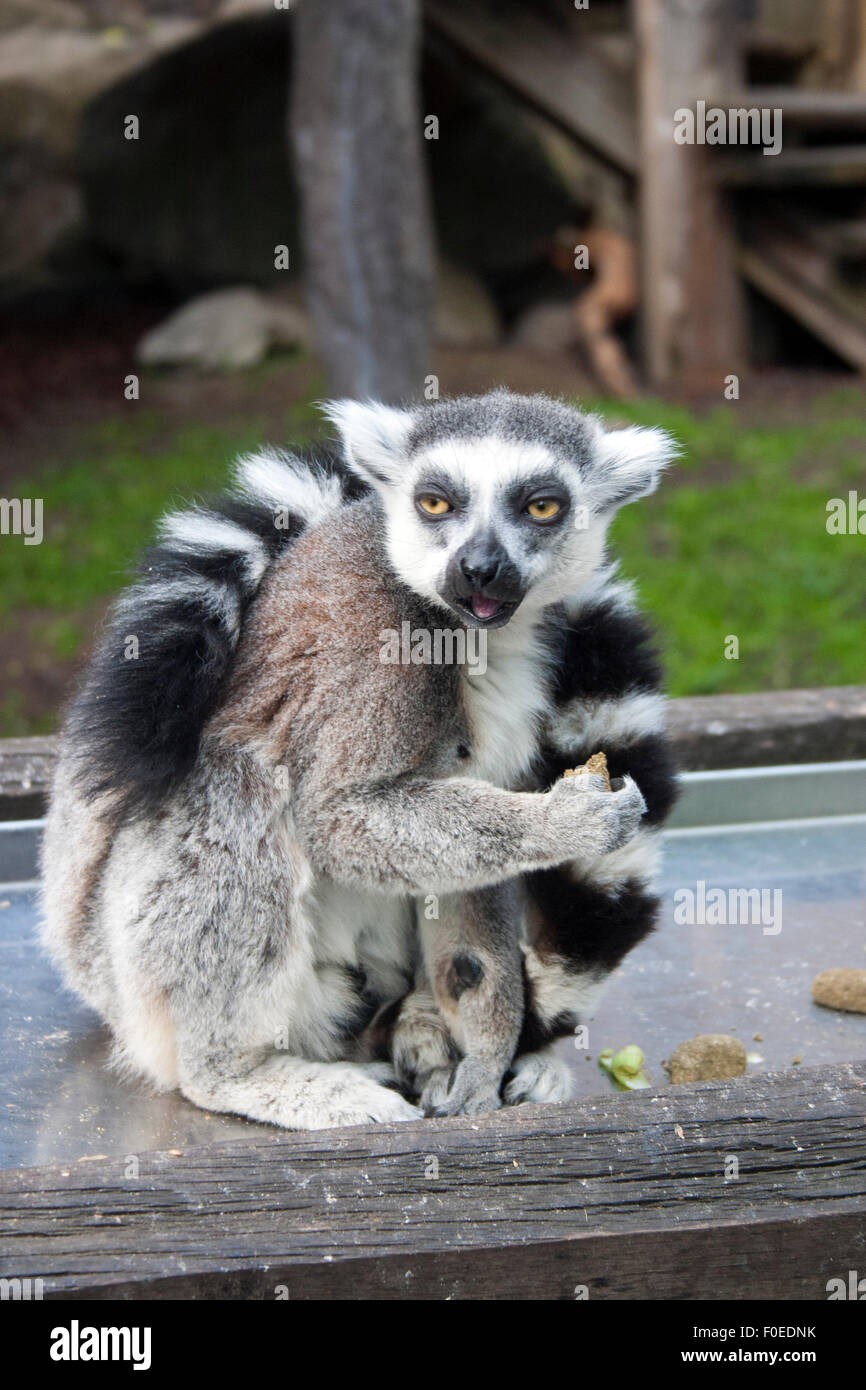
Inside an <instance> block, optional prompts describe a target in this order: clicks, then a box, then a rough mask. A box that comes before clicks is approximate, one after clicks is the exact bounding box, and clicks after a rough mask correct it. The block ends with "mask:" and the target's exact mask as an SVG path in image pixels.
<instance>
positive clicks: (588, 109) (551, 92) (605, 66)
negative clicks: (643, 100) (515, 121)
mask: <svg viewBox="0 0 866 1390" xmlns="http://www.w3.org/2000/svg"><path fill="white" fill-rule="evenodd" d="M424 14H425V17H426V19H427V22H428V23H429V24H432V25H433V27H434V28H436V29H437V30H439V32H440V33H442V34H444V35H445V36H446V38H448V39H449V40H450V42H451V43H453V44H455V45H456V46H457V47H458V48H459V49H461V50H462V51H463V52H464V53H466V54H467V55H468V56H469V57H470V58H472V59H473V61H474V62H476V63H477V64H478V65H479V66H480V67H482V68H483V69H484V70H485V71H486V72H488V73H490V74H491V75H492V76H493V77H495V78H496V79H497V80H498V81H499V82H502V83H503V84H504V85H505V86H506V87H508V88H509V89H510V90H511V91H513V92H516V93H517V95H518V96H520V97H521V98H522V99H523V100H524V101H526V102H528V103H529V104H530V105H531V106H533V107H534V108H535V109H536V110H538V111H540V112H541V113H542V114H543V115H545V116H547V117H548V119H549V120H551V121H553V122H555V123H556V124H557V125H558V126H560V127H561V128H562V129H563V130H566V131H567V132H568V133H569V134H570V135H573V136H575V137H576V138H577V139H578V140H580V141H581V142H582V143H583V144H585V145H586V146H587V147H588V148H589V149H590V150H592V151H593V153H595V154H596V155H598V156H599V157H600V158H602V159H603V160H605V161H606V162H607V163H609V164H611V165H613V166H614V168H616V169H620V170H623V171H625V172H626V173H629V174H635V173H637V136H636V133H635V124H634V98H633V94H632V83H631V81H630V80H629V78H628V75H627V74H625V73H623V72H621V71H617V69H616V67H615V66H614V65H612V64H611V63H609V62H608V61H607V58H606V56H605V54H604V53H603V51H602V49H601V47H600V46H599V45H597V44H596V43H595V42H594V41H593V39H592V38H591V37H590V36H589V35H588V34H587V35H586V36H585V37H584V36H583V35H581V32H580V23H579V20H580V16H579V15H576V17H575V22H574V23H573V24H571V25H569V26H567V27H564V28H562V29H558V28H556V27H555V26H554V25H552V24H550V23H548V22H545V21H544V20H543V19H542V18H540V17H538V16H535V15H533V14H531V13H527V12H517V13H515V12H514V11H509V12H508V13H507V14H503V15H501V16H497V15H496V14H495V13H494V12H491V11H489V10H484V9H481V8H473V7H472V6H469V5H465V4H461V3H454V0H427V4H425V6H424Z"/></svg>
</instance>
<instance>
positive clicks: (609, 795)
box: [548, 772, 646, 858]
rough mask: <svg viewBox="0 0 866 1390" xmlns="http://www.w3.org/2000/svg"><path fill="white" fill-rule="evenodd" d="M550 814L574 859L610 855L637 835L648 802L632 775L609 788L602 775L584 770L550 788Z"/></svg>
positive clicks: (555, 827) (556, 831) (555, 828)
mask: <svg viewBox="0 0 866 1390" xmlns="http://www.w3.org/2000/svg"><path fill="white" fill-rule="evenodd" d="M548 795H549V796H550V808H551V816H552V820H553V826H554V830H555V833H557V834H558V835H561V836H562V837H563V838H564V840H565V842H566V844H567V846H568V852H569V854H571V855H573V856H574V857H575V858H581V857H583V856H586V855H588V854H589V855H598V854H608V853H609V852H610V851H611V850H614V849H619V847H620V845H624V844H626V842H627V841H628V840H630V839H631V838H632V836H633V835H635V834H636V832H637V830H638V828H639V826H640V822H641V817H642V816H643V814H644V812H645V811H646V802H645V801H644V799H643V796H642V794H641V790H640V787H639V786H638V785H637V783H636V782H635V781H634V780H633V779H632V778H631V777H623V779H622V783H621V785H618V786H617V788H616V790H614V791H608V790H607V788H606V785H605V782H604V779H603V778H602V777H599V776H596V775H595V774H593V773H588V772H585V773H583V774H582V775H581V776H579V777H563V778H561V779H560V780H559V781H558V782H557V783H555V785H554V786H553V787H552V788H551V790H550V792H549V793H548Z"/></svg>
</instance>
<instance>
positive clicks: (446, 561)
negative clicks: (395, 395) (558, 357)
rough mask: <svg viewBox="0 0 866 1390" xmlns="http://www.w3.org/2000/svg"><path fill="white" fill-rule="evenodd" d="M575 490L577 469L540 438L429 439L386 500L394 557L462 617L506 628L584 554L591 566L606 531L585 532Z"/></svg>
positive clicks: (563, 583) (414, 581)
mask: <svg viewBox="0 0 866 1390" xmlns="http://www.w3.org/2000/svg"><path fill="white" fill-rule="evenodd" d="M582 495H583V492H582V489H581V486H580V477H579V475H578V472H577V470H576V469H575V468H574V467H571V466H569V465H568V464H565V463H562V462H559V461H557V460H556V459H554V458H553V457H552V456H551V455H550V453H549V451H548V450H546V449H545V448H543V447H542V446H540V445H538V444H534V443H530V442H527V443H518V442H514V441H510V440H506V439H500V438H497V437H496V436H491V437H487V438H482V439H455V440H453V441H448V440H442V441H439V442H435V441H434V442H433V443H432V444H430V446H429V447H424V448H422V449H421V450H419V452H418V453H417V454H415V455H413V456H411V457H410V459H409V461H408V468H407V470H406V474H405V477H404V478H403V479H402V480H401V483H400V485H399V487H397V488H396V489H395V490H394V491H393V492H392V495H391V497H390V499H388V500H387V501H386V506H387V515H388V522H389V548H390V552H391V557H392V560H393V561H394V562H395V565H396V567H397V568H398V572H399V573H400V574H401V575H402V577H403V578H405V579H407V580H408V581H409V582H410V583H411V585H412V587H413V588H414V589H416V590H417V592H419V593H421V594H423V595H424V596H425V597H428V598H432V599H433V600H434V601H435V602H437V603H439V604H441V605H444V606H446V607H448V608H450V609H452V610H453V611H454V612H455V613H456V614H457V616H458V617H459V618H460V619H461V621H462V622H464V623H466V624H467V625H470V626H473V627H487V628H494V627H503V626H504V625H505V624H506V623H507V622H508V621H509V619H510V618H511V617H512V616H513V614H514V613H515V612H516V610H517V609H518V607H519V606H520V604H521V603H523V602H524V601H529V602H534V601H539V602H540V605H541V606H544V602H545V601H546V602H548V603H550V602H554V601H555V600H556V599H557V598H559V597H561V596H562V593H564V592H568V591H569V590H570V589H571V588H572V587H573V582H574V578H575V571H576V570H579V569H580V568H581V561H582V560H583V561H584V562H585V563H588V565H589V568H590V569H593V568H594V567H595V565H596V563H597V561H598V548H599V542H600V543H601V544H603V532H600V531H599V530H598V528H596V532H597V534H592V533H591V532H590V531H589V529H588V527H587V525H586V517H587V515H588V512H587V508H586V507H585V505H583V504H582V503H581V497H582ZM576 523H577V526H578V527H579V526H581V524H582V523H583V529H582V531H581V532H580V533H579V534H578V531H577V529H576Z"/></svg>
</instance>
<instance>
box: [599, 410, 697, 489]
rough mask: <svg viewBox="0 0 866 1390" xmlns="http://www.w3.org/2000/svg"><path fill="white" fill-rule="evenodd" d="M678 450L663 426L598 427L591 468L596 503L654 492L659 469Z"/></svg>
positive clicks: (661, 471)
mask: <svg viewBox="0 0 866 1390" xmlns="http://www.w3.org/2000/svg"><path fill="white" fill-rule="evenodd" d="M679 452H680V449H679V445H678V444H677V442H676V440H674V439H672V438H671V436H670V435H669V434H666V433H665V431H664V430H658V429H644V428H642V427H640V426H638V425H629V426H628V428H627V429H623V430H611V431H610V432H604V431H600V432H599V436H598V439H597V441H596V450H595V461H594V464H593V468H592V480H593V483H594V484H595V487H596V489H597V495H598V500H599V504H600V505H601V506H602V507H604V508H605V509H609V508H616V507H623V506H625V504H626V503H627V502H634V501H636V499H637V498H638V497H646V495H647V494H648V493H650V492H655V490H656V488H657V487H658V484H659V479H660V477H661V475H662V473H663V472H664V470H665V469H666V468H667V466H668V464H670V463H672V462H673V461H674V459H675V458H676V457H677V455H678V454H679Z"/></svg>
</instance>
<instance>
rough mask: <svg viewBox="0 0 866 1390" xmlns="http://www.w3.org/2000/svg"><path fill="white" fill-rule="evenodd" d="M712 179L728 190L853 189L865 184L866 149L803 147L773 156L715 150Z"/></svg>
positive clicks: (786, 150)
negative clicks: (756, 188) (782, 188)
mask: <svg viewBox="0 0 866 1390" xmlns="http://www.w3.org/2000/svg"><path fill="white" fill-rule="evenodd" d="M716 154H717V161H716V175H717V177H718V179H719V181H720V182H721V183H723V184H726V185H728V186H729V187H732V188H737V187H739V188H748V187H753V186H757V187H760V188H781V187H788V186H790V187H804V186H807V185H810V186H811V185H814V186H816V187H820V186H831V187H832V186H838V187H849V186H851V187H856V186H857V185H858V184H861V183H866V145H806V146H801V147H795V148H793V149H784V148H783V149H782V151H781V153H780V154H777V155H763V154H761V152H760V151H759V150H755V151H753V152H751V153H744V152H738V153H733V154H732V153H727V152H722V151H720V150H716Z"/></svg>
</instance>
